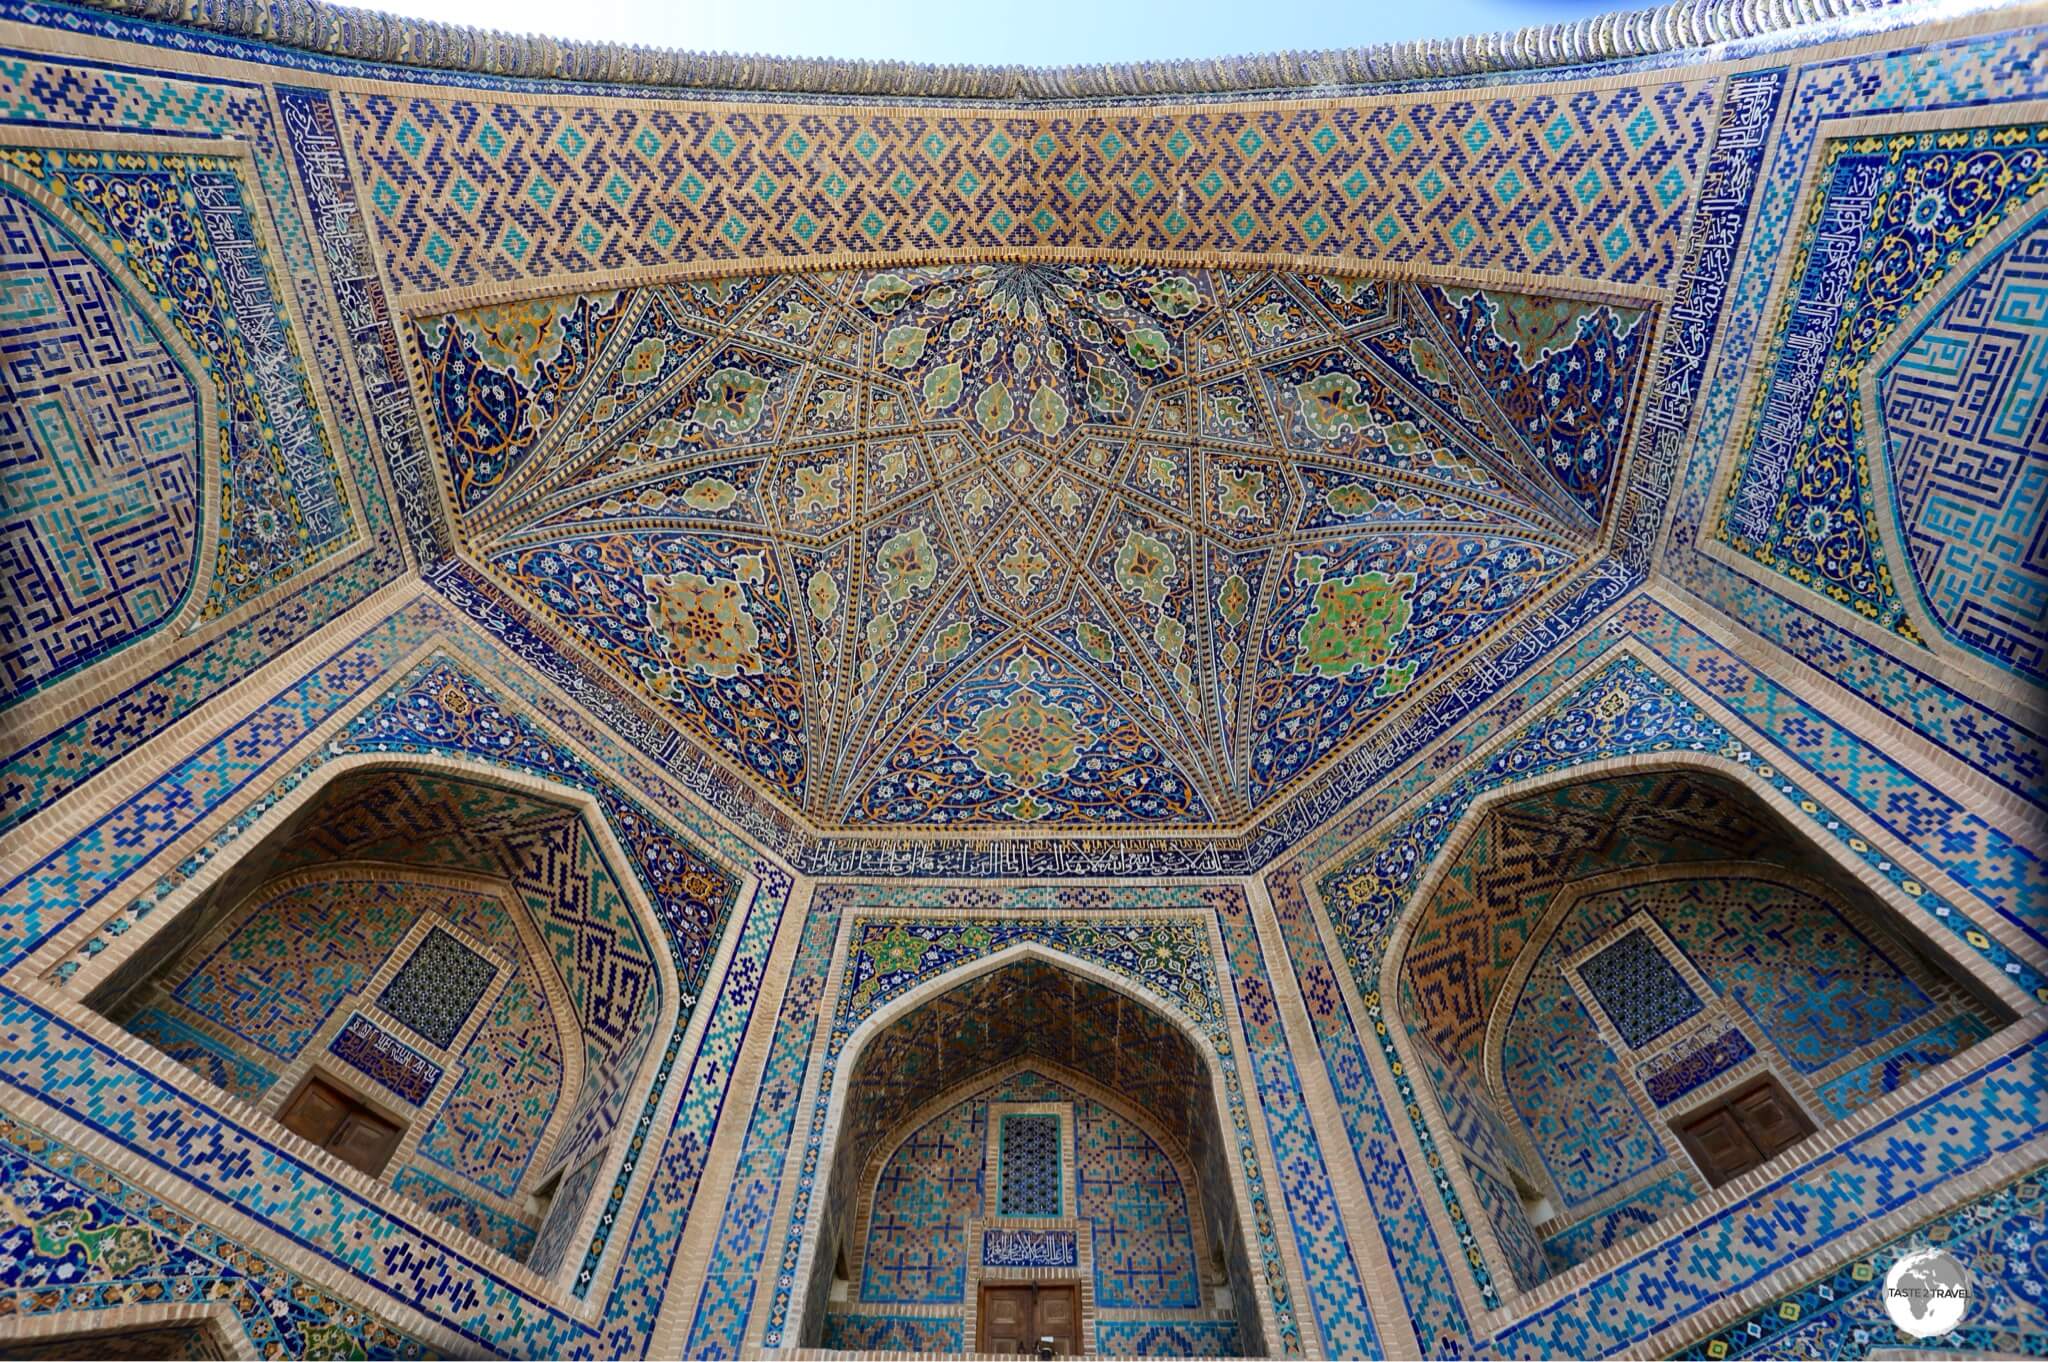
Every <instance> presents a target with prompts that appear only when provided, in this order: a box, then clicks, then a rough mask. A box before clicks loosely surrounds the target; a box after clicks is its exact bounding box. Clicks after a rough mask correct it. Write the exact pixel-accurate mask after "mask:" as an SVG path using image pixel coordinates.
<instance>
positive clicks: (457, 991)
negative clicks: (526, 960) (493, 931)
mask: <svg viewBox="0 0 2048 1362" xmlns="http://www.w3.org/2000/svg"><path fill="white" fill-rule="evenodd" d="M497 972H498V970H497V966H495V965H493V964H492V963H491V962H490V961H488V960H486V959H484V958H483V957H482V956H481V955H478V954H477V953H476V952H475V951H473V950H471V949H470V948H469V947H467V946H465V945H463V944H462V943H461V942H460V941H457V940H456V939H455V938H454V937H452V936H450V935H448V933H446V932H444V931H442V930H441V929H440V928H439V927H436V928H434V930H432V931H430V932H428V933H427V934H426V937H425V938H424V939H423V940H421V942H420V944H419V949H418V950H415V951H414V952H413V953H412V958H411V959H410V960H407V961H406V962H405V963H404V964H403V965H401V966H399V968H398V973H397V974H396V975H394V976H392V980H391V982H390V983H388V984H386V985H385V986H384V991H383V992H382V993H380V994H378V995H377V1006H379V1007H381V1008H383V1009H384V1011H385V1012H386V1013H388V1014H389V1015H390V1016H391V1017H393V1018H394V1019H396V1020H398V1021H401V1022H404V1023H405V1024H406V1025H407V1026H409V1027H411V1028H412V1029H413V1030H414V1031H416V1032H418V1033H419V1034H420V1035H422V1036H425V1037H426V1038H427V1039H428V1040H430V1041H432V1042H433V1043H434V1044H436V1045H438V1046H440V1047H441V1048H442V1049H444V1050H445V1049H447V1048H448V1046H449V1045H450V1044H452V1043H453V1042H454V1040H455V1037H456V1036H458V1035H460V1034H461V1032H462V1024H463V1023H464V1022H466V1021H468V1020H469V1014H470V1013H471V1012H474V1011H475V1010H476V1004H477V999H479V998H481V997H483V996H484V990H485V989H486V988H489V987H490V984H491V979H492V977H493V976H494V975H495V974H497Z"/></svg>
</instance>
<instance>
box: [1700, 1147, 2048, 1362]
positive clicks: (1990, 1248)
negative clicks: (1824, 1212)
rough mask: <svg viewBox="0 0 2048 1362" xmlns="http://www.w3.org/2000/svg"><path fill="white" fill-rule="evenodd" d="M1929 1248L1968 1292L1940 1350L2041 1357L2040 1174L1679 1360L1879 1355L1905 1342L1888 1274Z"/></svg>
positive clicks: (1751, 1317)
mask: <svg viewBox="0 0 2048 1362" xmlns="http://www.w3.org/2000/svg"><path fill="white" fill-rule="evenodd" d="M1932 1247H1938V1248H1941V1249H1943V1250H1945V1251H1947V1252H1948V1253H1949V1254H1950V1255H1951V1256H1953V1257H1954V1258H1955V1259H1956V1260H1957V1261H1958V1262H1959V1263H1961V1264H1962V1266H1963V1269H1964V1271H1965V1272H1967V1273H1968V1274H1969V1280H1970V1288H1971V1297H1970V1311H1969V1316H1968V1318H1966V1319H1965V1320H1964V1321H1963V1324H1962V1326H1961V1327H1960V1328H1958V1329H1956V1330H1955V1331H1954V1332H1952V1333H1949V1334H1946V1335H1943V1336H1942V1337H1941V1338H1940V1339H1939V1340H1935V1341H1936V1342H1938V1344H1939V1345H1940V1347H1941V1349H1942V1350H1943V1351H1948V1350H1951V1349H1953V1350H1955V1351H1957V1352H1961V1353H1968V1352H1992V1353H2014V1354H2019V1355H2023V1356H2033V1357H2038V1356H2041V1355H2042V1353H2043V1351H2044V1350H2048V1298H2044V1292H2043V1289H2042V1280H2043V1276H2042V1262H2043V1258H2044V1256H2048V1205H2044V1202H2043V1199H2042V1194H2041V1179H2040V1177H2039V1175H2038V1174H2037V1175H2034V1176H2032V1177H2028V1178H2026V1179H2023V1180H2021V1181H2019V1182H2016V1183H2013V1184H2011V1185H2010V1186H2007V1187H2003V1188H2000V1189H1999V1190H1997V1191H1995V1192H1992V1193H1990V1194H1989V1195H1987V1196H1983V1197H1979V1198H1977V1199H1975V1200H1973V1201H1971V1202H1969V1203H1968V1204H1967V1205H1964V1206H1962V1207H1961V1208H1959V1209H1957V1210H1955V1211H1951V1212H1950V1213H1948V1214H1947V1215H1944V1216H1942V1217H1940V1218H1938V1219H1936V1220H1932V1221H1929V1222H1928V1223H1926V1224H1924V1225H1922V1226H1920V1227H1919V1228H1917V1229H1915V1230H1914V1231H1913V1232H1912V1233H1910V1234H1907V1235H1904V1236H1902V1237H1900V1238H1898V1239H1894V1240H1892V1241H1891V1242H1889V1243H1887V1244H1885V1245H1884V1246H1883V1247H1881V1248H1879V1249H1877V1250H1876V1251H1875V1252H1871V1253H1864V1254H1859V1255H1857V1256H1856V1257H1854V1258H1852V1259H1851V1260H1850V1261H1848V1262H1846V1263H1843V1264H1841V1265H1839V1266H1837V1267H1836V1268H1834V1269H1833V1270H1832V1271H1830V1272H1828V1273H1827V1274H1826V1275H1825V1276H1822V1277H1820V1278H1818V1279H1816V1280H1814V1281H1810V1282H1808V1283H1806V1284H1805V1285H1804V1286H1802V1287H1800V1288H1799V1290H1797V1291H1794V1292H1791V1293H1790V1294H1788V1295H1785V1296H1782V1297H1780V1298H1778V1299H1777V1300H1774V1301H1772V1302H1770V1303H1769V1304H1768V1305H1765V1306H1763V1307H1762V1308H1760V1309H1757V1310H1755V1311H1752V1312H1751V1313H1749V1314H1748V1315H1745V1316H1744V1317H1742V1318H1741V1319H1739V1320H1737V1321H1736V1322H1735V1323H1733V1324H1731V1325H1728V1326H1726V1327H1725V1328H1721V1329H1717V1330H1715V1331H1714V1332H1713V1333H1711V1334H1708V1335H1706V1336H1705V1337H1703V1338H1701V1339H1699V1340H1697V1341H1695V1342H1694V1343H1692V1344H1690V1345H1689V1346H1687V1347H1686V1348H1685V1350H1684V1351H1682V1352H1680V1353H1678V1354H1677V1356H1678V1357H1679V1358H1682V1359H1684V1360H1685V1362H1699V1360H1700V1359H1706V1360H1707V1362H1721V1359H1724V1358H1730V1357H1834V1358H1844V1359H1862V1358H1866V1357H1877V1356H1881V1355H1883V1353H1884V1352H1888V1351H1890V1350H1892V1349H1894V1348H1896V1347H1898V1346H1899V1344H1900V1342H1901V1335H1900V1334H1899V1332H1898V1330H1897V1329H1895V1328H1894V1327H1893V1326H1892V1324H1891V1321H1890V1319H1889V1317H1888V1316H1887V1314H1886V1312H1885V1307H1884V1299H1883V1296H1882V1291H1883V1288H1884V1280H1885V1275H1886V1274H1887V1273H1888V1272H1889V1271H1890V1270H1891V1265H1892V1264H1893V1263H1895V1262H1897V1261H1898V1260H1899V1258H1901V1257H1903V1256H1904V1255H1905V1254H1908V1253H1911V1252H1914V1251H1916V1250H1918V1249H1924V1248H1932Z"/></svg>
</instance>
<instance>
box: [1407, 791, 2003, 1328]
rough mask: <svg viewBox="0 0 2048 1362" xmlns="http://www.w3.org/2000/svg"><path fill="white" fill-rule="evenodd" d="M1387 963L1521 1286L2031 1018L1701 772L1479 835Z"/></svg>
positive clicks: (1441, 1107) (1765, 814)
mask: <svg viewBox="0 0 2048 1362" xmlns="http://www.w3.org/2000/svg"><path fill="white" fill-rule="evenodd" d="M1431 885H1432V887H1430V888H1429V889H1428V890H1427V891H1426V892H1425V894H1424V896H1423V897H1422V899H1421V900H1420V901H1419V902H1418V904H1417V905H1416V907H1415V908H1414V909H1413V910H1412V916H1411V918H1410V919H1409V921H1408V923H1407V924H1406V931H1405V934H1404V935H1403V936H1402V937H1401V938H1400V939H1399V940H1397V942H1396V943H1395V945H1394V947H1393V948H1392V951H1391V952H1390V957H1389V964H1388V977H1389V978H1390V979H1391V980H1392V981H1393V982H1394V989H1393V994H1394V997H1393V1002H1394V1011H1395V1015H1396V1016H1397V1017H1398V1019H1399V1023H1400V1025H1399V1027H1398V1029H1397V1034H1396V1041H1397V1045H1398V1047H1399V1048H1400V1049H1401V1050H1402V1051H1403V1052H1404V1053H1405V1054H1407V1055H1409V1056H1411V1057H1412V1063H1413V1064H1414V1066H1415V1069H1416V1071H1417V1072H1419V1073H1420V1074H1421V1075H1422V1076H1423V1082H1424V1085H1425V1086H1426V1089H1427V1092H1428V1094H1429V1095H1430V1097H1431V1098H1432V1100H1431V1101H1430V1102H1429V1103H1426V1104H1425V1114H1426V1115H1427V1116H1428V1118H1429V1123H1430V1126H1431V1128H1432V1130H1433V1131H1434V1132H1435V1133H1436V1134H1437V1136H1438V1138H1439V1139H1440V1140H1441V1141H1442V1142H1443V1146H1444V1147H1445V1148H1446V1149H1447V1150H1449V1151H1453V1152H1454V1153H1455V1156H1456V1160H1457V1162H1456V1168H1455V1177H1456V1179H1457V1180H1458V1181H1461V1182H1463V1183H1465V1184H1466V1185H1468V1186H1469V1187H1470V1188H1471V1195H1472V1197H1473V1199H1474V1203H1475V1204H1476V1205H1477V1206H1478V1207H1479V1209H1480V1211H1481V1212H1482V1213H1483V1216H1484V1221H1485V1225H1486V1227H1487V1229H1488V1230H1489V1231H1490V1234H1489V1236H1488V1238H1489V1239H1490V1242H1488V1243H1487V1244H1486V1249H1487V1252H1488V1255H1489V1257H1490V1258H1491V1259H1492V1260H1493V1263H1492V1265H1493V1266H1494V1267H1495V1270H1496V1271H1497V1272H1498V1273H1499V1274H1500V1275H1501V1277H1502V1278H1503V1279H1504V1280H1505V1281H1510V1282H1512V1283H1513V1285H1514V1286H1515V1288H1517V1289H1520V1290H1527V1289H1529V1288H1531V1287H1534V1286H1536V1285H1538V1284H1539V1283H1542V1282H1544V1281H1546V1280H1548V1279H1550V1278H1552V1277H1554V1276H1556V1275H1557V1274H1559V1273H1562V1272H1565V1271H1567V1270H1569V1269H1570V1268H1572V1267H1573V1266H1575V1265H1576V1264H1578V1263H1581V1262H1584V1261H1585V1260H1586V1259H1588V1258H1591V1257H1593V1256H1595V1255H1597V1254H1600V1253H1602V1252H1603V1251H1604V1250H1606V1249H1608V1248H1610V1247H1612V1246H1614V1245H1616V1244H1618V1243H1620V1242H1622V1241H1624V1240H1627V1239H1629V1238H1630V1237H1632V1236H1635V1235H1637V1234H1640V1233H1643V1232H1645V1231H1647V1230H1649V1229H1650V1228H1651V1227H1652V1226H1654V1225H1656V1224H1658V1223H1659V1222H1660V1221H1663V1220H1665V1219H1666V1218H1667V1217H1670V1216H1673V1215H1677V1214H1680V1213H1682V1212H1684V1211H1685V1210H1686V1209H1687V1208H1688V1207H1690V1206H1692V1205H1694V1204H1695V1203H1696V1202H1699V1201H1700V1200H1702V1199H1703V1198H1705V1197H1708V1196H1709V1195H1711V1194H1712V1193H1713V1192H1714V1190H1715V1189H1716V1188H1719V1187H1722V1186H1723V1185H1725V1184H1727V1183H1729V1182H1731V1181H1733V1180H1735V1179H1737V1178H1739V1177H1740V1176H1741V1175H1742V1174H1744V1173H1748V1172H1750V1171H1752V1170H1754V1169H1757V1168H1760V1167H1764V1166H1766V1165H1767V1164H1769V1163H1770V1162H1771V1161H1772V1160H1773V1158H1774V1157H1775V1156H1777V1155H1778V1154H1780V1153H1782V1152H1784V1151H1786V1150H1789V1149H1792V1148H1794V1147H1798V1146H1801V1145H1803V1144H1804V1143H1805V1142H1806V1141H1808V1140H1809V1139H1811V1138H1812V1137H1813V1136H1814V1135H1815V1133H1816V1132H1820V1133H1822V1134H1825V1133H1826V1132H1827V1131H1828V1130H1829V1129H1831V1128H1832V1127H1835V1126H1836V1125H1838V1124H1839V1123H1841V1122H1843V1121H1845V1120H1848V1119H1849V1118H1851V1117H1853V1116H1854V1115H1855V1113H1857V1112H1858V1111H1859V1110H1861V1109H1862V1108H1864V1107H1866V1106H1868V1105H1869V1104H1871V1103H1872V1102H1874V1101H1876V1100H1877V1099H1878V1098H1880V1097H1882V1096H1884V1095H1885V1094H1886V1093H1889V1092H1892V1091H1895V1090H1896V1089H1898V1088H1900V1087H1902V1086H1904V1085H1905V1084H1907V1083H1910V1082H1911V1081H1912V1080H1913V1079H1914V1078H1915V1077H1917V1076H1918V1075H1920V1074H1922V1073H1924V1072H1926V1071H1928V1070H1930V1069H1933V1068H1936V1067H1938V1066H1940V1065H1942V1064H1944V1063H1946V1062H1947V1061H1948V1060H1950V1059H1951V1058H1952V1057H1954V1056H1956V1055H1958V1054H1960V1053H1962V1052H1963V1051H1965V1050H1968V1049H1970V1048H1971V1047H1972V1046H1974V1045H1976V1044H1977V1043H1979V1042H1980V1041H1983V1040H1985V1039H1987V1038H1989V1037H1990V1036H1991V1035H1992V1034H1993V1033H1994V1032H1995V1031H1997V1030H1998V1029H2000V1028H2001V1027H2003V1026H2004V1025H2006V1024H2007V1023H2009V1022H2010V1021H2012V1020H2013V1014H2012V1012H2011V1011H2010V1010H2009V1009H2007V1008H2006V1007H2004V1006H2003V1005H2002V1004H2000V1003H1999V1002H1997V1001H1996V1000H1994V999H1992V998H1991V997H1989V996H1988V995H1987V994H1986V993H1985V991H1984V990H1983V988H1982V986H1981V985H1980V984H1978V983H1977V982H1976V981H1974V980H1972V979H1971V978H1970V977H1969V976H1968V975H1967V974H1966V973H1965V972H1964V971H1963V970H1961V969H1960V968H1959V967H1957V966H1956V965H1955V964H1954V963H1953V962H1951V961H1950V959H1949V957H1948V956H1947V954H1946V953H1945V952H1944V951H1943V950H1942V949H1941V948H1940V947H1939V946H1938V945H1937V944H1936V943H1935V942H1934V941H1933V940H1932V939H1931V938H1929V937H1928V936H1927V935H1926V934H1925V931H1924V930H1923V928H1922V927H1921V926H1920V925H1919V924H1918V923H1916V922H1915V921H1913V920H1912V919H1909V918H1908V917H1906V916H1905V915H1904V914H1902V913H1901V912H1899V911H1898V910H1897V909H1896V908H1895V907H1894V906H1893V905H1891V904H1889V903H1888V902H1886V901H1885V900H1884V899H1883V898H1881V897H1880V896H1879V895H1878V894H1877V893H1875V892H1874V891H1873V890H1872V889H1871V888H1870V887H1869V886H1868V885H1866V884H1865V883H1864V882H1863V881H1862V880H1861V879H1858V878H1856V877H1855V876H1852V875H1850V874H1849V873H1847V872H1846V871H1844V870H1843V869H1842V868H1841V867H1840V866H1839V865H1838V863H1837V862H1836V861H1835V860H1834V859H1832V858H1831V857H1829V856H1828V855H1826V854H1825V853H1824V852H1823V850H1822V849H1821V848H1820V847H1819V846H1818V845H1817V844H1816V843H1814V842H1813V841H1811V840H1810V839H1809V838H1807V837H1806V836H1805V835H1804V834H1802V833H1800V832H1799V831H1797V830H1796V829H1794V828H1793V827H1792V826H1791V825H1790V824H1789V823H1787V822H1785V821H1784V820H1783V819H1782V818H1781V817H1780V816H1779V815H1778V814H1777V813H1776V812H1774V811H1773V810H1771V809H1770V808H1769V807H1767V806H1766V805H1765V804H1764V803H1763V801H1762V800H1761V799H1760V798H1758V797H1757V796H1756V795H1755V794H1754V793H1753V792H1752V791H1751V790H1749V789H1748V788H1747V787H1746V786H1743V785H1741V784H1740V783H1738V782H1737V781H1736V780H1734V779H1733V778H1731V777H1729V776H1725V775H1722V774H1719V773H1717V772H1713V771H1707V770H1683V769H1681V770H1664V771H1654V770H1653V771H1640V770H1637V771H1630V772H1627V773H1623V774H1616V775H1608V776H1603V777H1599V778H1595V779H1590V780H1588V779H1581V780H1576V781H1567V782H1563V783H1552V784H1549V785H1547V786H1545V787H1543V788H1540V789H1535V790H1530V791H1523V792H1519V793H1515V794H1512V795H1509V796H1505V797H1503V798H1501V799H1500V800H1498V801H1496V802H1494V803H1492V804H1491V805H1490V806H1488V807H1486V808H1485V809H1484V810H1483V811H1481V812H1479V813H1477V814H1476V815H1474V816H1472V817H1470V818H1468V820H1467V823H1466V825H1465V828H1464V830H1463V833H1462V836H1461V837H1460V838H1459V839H1457V840H1455V842H1454V844H1453V845H1452V846H1451V847H1450V848H1449V849H1447V851H1446V852H1445V854H1444V855H1443V856H1442V857H1441V858H1440V859H1439V861H1438V867H1437V873H1436V874H1435V875H1434V876H1433V877H1432V881H1431Z"/></svg>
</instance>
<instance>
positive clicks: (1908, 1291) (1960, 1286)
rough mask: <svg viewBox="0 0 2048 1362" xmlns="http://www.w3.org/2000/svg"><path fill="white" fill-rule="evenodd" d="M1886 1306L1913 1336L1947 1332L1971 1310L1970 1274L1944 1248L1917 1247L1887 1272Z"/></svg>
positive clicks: (1897, 1321)
mask: <svg viewBox="0 0 2048 1362" xmlns="http://www.w3.org/2000/svg"><path fill="white" fill-rule="evenodd" d="M1884 1308H1885V1313H1886V1314H1888V1315H1890V1316H1891V1319H1892V1323H1893V1324H1896V1325H1897V1326H1898V1327H1899V1329H1900V1331H1901V1332H1903V1333H1906V1334H1910V1335H1911V1336H1912V1337H1914V1338H1933V1337H1935V1336H1936V1335H1937V1334H1945V1333H1947V1332H1948V1331H1949V1330H1951V1329H1953V1328H1955V1327H1956V1326H1957V1325H1958V1324H1961V1323H1962V1322H1963V1316H1964V1315H1966V1314H1968V1313H1969V1310H1970V1278H1969V1274H1968V1273H1967V1272H1965V1271H1964V1270H1963V1265H1962V1264H1961V1263H1959V1262H1957V1261H1956V1260H1955V1259H1954V1258H1953V1257H1951V1256H1950V1255H1949V1254H1948V1253H1946V1252H1945V1251H1943V1250H1941V1249H1938V1248H1927V1249H1916V1250H1915V1251H1913V1252H1911V1253H1908V1254H1905V1255H1903V1256H1902V1257H1901V1258H1900V1259H1899V1261H1897V1262H1896V1263H1893V1264H1892V1267H1891V1271H1889V1272H1887V1273H1885V1274H1884Z"/></svg>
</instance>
